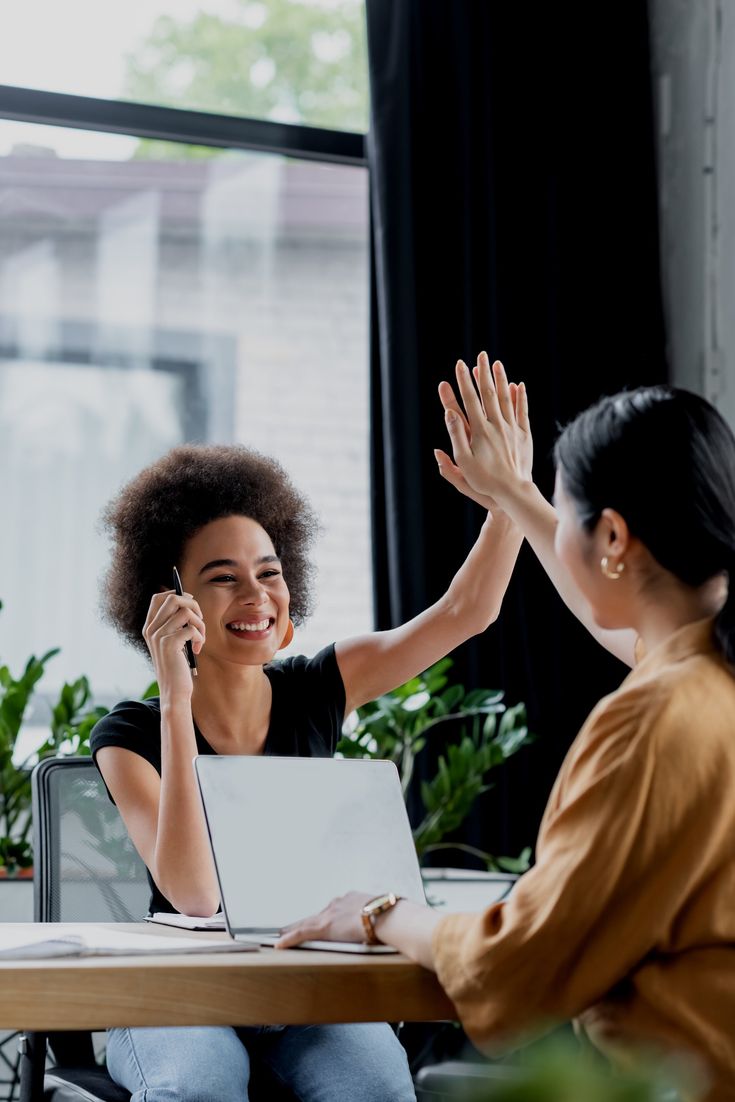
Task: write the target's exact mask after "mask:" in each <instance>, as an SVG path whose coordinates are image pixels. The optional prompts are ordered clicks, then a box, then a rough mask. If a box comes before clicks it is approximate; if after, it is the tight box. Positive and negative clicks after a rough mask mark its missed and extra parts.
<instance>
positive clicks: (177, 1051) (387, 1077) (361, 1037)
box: [107, 1022, 416, 1102]
mask: <svg viewBox="0 0 735 1102" xmlns="http://www.w3.org/2000/svg"><path fill="white" fill-rule="evenodd" d="M251 1057H252V1058H253V1059H254V1060H256V1059H257V1060H259V1061H263V1062H264V1063H265V1064H266V1065H267V1066H268V1069H269V1070H270V1072H271V1073H272V1074H273V1075H274V1076H275V1077H276V1079H278V1080H280V1081H281V1082H283V1083H285V1084H287V1085H288V1087H289V1088H290V1089H291V1091H292V1092H293V1093H294V1094H295V1095H296V1097H297V1098H298V1099H300V1100H301V1102H415V1100H416V1095H415V1093H414V1089H413V1083H412V1080H411V1075H410V1072H409V1070H408V1061H407V1059H406V1054H405V1051H404V1049H403V1046H402V1045H401V1043H400V1041H399V1040H398V1038H397V1037H396V1036H395V1034H394V1033H393V1031H392V1029H391V1028H390V1026H388V1025H386V1024H384V1023H382V1022H369V1023H367V1022H366V1023H359V1024H350V1025H312V1026H276V1027H263V1028H244V1027H241V1028H238V1029H233V1028H230V1027H229V1026H191V1027H172V1028H166V1029H163V1028H154V1029H148V1028H143V1027H140V1028H135V1029H110V1030H108V1033H107V1067H108V1070H109V1072H110V1075H111V1076H112V1078H113V1079H114V1080H115V1082H116V1083H118V1084H119V1085H120V1086H121V1087H125V1088H126V1090H129V1091H130V1093H131V1095H132V1099H131V1102H247V1099H248V1081H249V1079H250V1059H251Z"/></svg>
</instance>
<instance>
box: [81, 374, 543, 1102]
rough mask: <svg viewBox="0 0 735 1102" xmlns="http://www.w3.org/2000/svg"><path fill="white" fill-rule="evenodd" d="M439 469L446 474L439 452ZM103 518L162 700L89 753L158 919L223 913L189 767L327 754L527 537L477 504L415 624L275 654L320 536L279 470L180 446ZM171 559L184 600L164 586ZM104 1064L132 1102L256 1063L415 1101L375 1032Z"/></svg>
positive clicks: (200, 1039) (505, 569) (119, 1052)
mask: <svg viewBox="0 0 735 1102" xmlns="http://www.w3.org/2000/svg"><path fill="white" fill-rule="evenodd" d="M513 394H514V398H515V400H516V401H518V402H519V425H518V431H517V433H516V447H517V453H518V460H519V463H520V464H521V465H522V466H523V467H524V468H525V469H527V470H528V473H529V477H530V467H531V445H530V439H531V438H530V433H528V432H527V431H525V430H524V423H526V424H527V421H525V422H524V418H525V413H524V411H523V409H520V406H521V405H524V403H523V391H522V390H518V389H517V388H514V389H513ZM437 459H438V461H439V463H440V470H441V469H442V464H445V463H446V462H447V457H446V456H444V455H443V453H438V455H437ZM442 473H445V474H446V473H447V470H446V468H445V469H444V471H443V472H442ZM449 480H450V481H452V480H453V479H452V477H450V478H449ZM458 488H460V489H462V488H463V487H461V486H460V487H458ZM464 489H465V492H466V488H464ZM105 522H106V526H107V529H108V531H109V532H110V534H111V537H112V541H113V554H112V561H111V564H110V568H109V572H108V575H107V579H106V582H105V587H104V598H103V605H104V609H105V613H106V616H107V618H108V619H109V620H110V621H111V622H112V624H113V625H114V626H115V627H116V628H117V629H118V631H119V632H120V633H121V634H122V635H123V636H124V638H126V639H127V640H128V641H129V642H130V643H132V644H133V645H134V646H135V647H137V648H138V649H139V650H141V651H143V652H144V653H146V654H149V655H150V657H151V659H152V662H153V667H154V669H155V675H156V679H157V681H158V685H159V689H160V696H159V697H156V698H153V699H149V700H145V701H140V700H137V701H124V702H122V703H120V704H118V705H117V706H116V707H115V708H113V710H112V711H111V712H110V713H109V714H108V715H107V716H105V718H104V719H102V720H101V721H100V722H99V723H98V725H97V727H96V728H95V730H94V732H93V734H92V739H91V745H92V752H93V754H94V758H95V761H96V763H97V766H98V768H99V770H100V772H101V774H102V776H103V779H104V781H105V784H106V785H107V788H108V791H109V793H110V795H111V798H112V799H113V800H114V801H115V803H116V805H117V807H118V808H119V810H120V813H121V815H122V817H123V820H124V821H125V824H126V826H127V829H128V832H129V834H130V837H131V839H132V840H133V842H134V844H135V846H136V848H137V850H138V852H139V853H140V855H141V857H142V859H143V861H144V862H145V864H146V867H147V869H148V873H149V879H150V883H151V890H152V900H151V910H152V911H179V912H183V913H185V914H189V915H210V914H212V913H213V912H215V911H216V910H217V907H218V904H219V892H218V887H217V879H216V874H215V869H214V866H213V863H212V857H211V853H210V848H209V840H208V835H207V830H206V826H205V822H204V816H203V812H202V808H201V804H200V798H199V794H198V791H197V788H196V784H195V778H194V773H193V770H192V768H191V760H192V758H193V757H194V756H195V755H196V754H212V753H214V754H277V755H287V756H295V755H298V756H307V757H308V756H328V755H331V754H332V753H333V752H334V749H335V746H336V743H337V741H338V739H339V737H340V733H341V728H342V724H343V720H344V717H345V715H346V714H348V713H349V712H351V711H352V710H353V709H355V708H358V707H360V705H363V704H365V703H366V702H367V701H370V700H374V699H375V698H376V697H378V696H380V695H381V694H383V693H386V692H388V691H389V690H391V689H393V688H395V687H396V686H397V685H400V684H402V683H403V682H405V681H407V680H408V679H409V678H411V677H414V676H415V675H416V674H418V673H419V672H421V671H422V670H424V669H426V668H427V667H428V666H430V665H431V664H432V663H434V662H436V661H438V660H439V659H440V658H442V657H443V656H444V655H446V654H447V653H449V652H450V651H451V650H453V649H454V648H455V647H457V646H458V645H459V644H460V643H462V642H464V641H465V640H466V639H468V638H469V637H470V636H473V635H476V634H478V633H480V632H482V631H484V630H485V629H486V628H487V627H488V626H489V625H490V624H491V623H492V622H493V621H494V620H495V619H496V618H497V615H498V612H499V609H500V605H501V601H502V598H503V595H504V593H505V590H506V587H507V584H508V580H509V578H510V576H511V573H512V571H513V567H514V565H515V561H516V557H517V554H518V549H519V547H520V543H521V536H520V533H519V531H518V530H517V528H516V527H515V525H514V524H512V523H511V522H510V521H509V520H508V518H507V517H506V516H505V515H504V514H503V513H502V512H500V511H497V510H496V511H495V512H494V513H492V512H490V511H488V513H487V518H486V520H485V522H484V523H483V525H482V528H481V530H480V533H479V535H478V538H477V541H476V543H475V545H474V546H473V548H472V549H471V551H470V553H469V555H468V557H467V559H466V561H465V562H464V564H463V565H462V566H461V567H460V569H459V571H458V572H457V574H456V575H455V577H454V578H453V580H452V582H451V584H450V586H449V588H448V590H447V592H446V593H445V594H444V596H443V597H441V598H440V599H439V600H438V601H437V602H436V603H435V604H434V605H432V606H431V607H430V608H428V609H426V610H425V611H424V612H422V613H421V614H420V615H419V616H417V617H415V618H414V619H413V620H411V621H409V622H408V623H406V624H403V625H402V626H400V627H397V628H395V629H392V630H390V631H382V632H374V633H370V634H366V635H362V636H357V637H355V638H351V639H346V640H341V641H339V642H337V643H334V644H332V645H330V646H327V647H325V648H324V649H323V650H322V651H320V652H319V653H318V654H317V655H316V656H315V657H313V658H305V657H301V656H297V657H289V658H286V659H283V660H281V661H276V662H274V661H273V660H274V658H275V657H276V655H277V653H278V651H279V650H280V649H281V648H283V647H285V646H287V645H288V643H289V642H290V641H291V638H292V636H293V626H294V624H296V625H298V624H299V623H301V622H302V621H303V620H304V618H305V617H306V616H307V614H308V612H309V607H310V581H311V566H310V562H309V557H308V556H309V549H310V545H311V542H312V539H313V536H314V535H315V532H316V527H317V526H316V522H315V518H314V516H313V514H312V512H311V510H310V508H309V506H308V504H307V502H306V501H305V500H304V499H303V497H302V496H301V495H300V494H299V493H298V492H297V491H296V489H295V488H294V486H293V485H292V483H291V481H290V480H289V478H288V477H287V475H286V474H285V472H284V471H283V470H282V468H281V467H280V466H279V464H278V463H276V462H275V461H274V460H272V459H268V458H265V457H264V456H261V455H259V454H257V453H255V452H253V451H250V450H248V449H246V448H244V447H238V446H196V445H190V446H184V447H178V448H175V449H174V450H173V451H171V452H169V453H168V454H167V455H165V456H163V458H161V459H159V460H158V461H157V462H155V463H153V464H152V465H151V466H149V467H147V468H146V469H145V470H144V471H142V472H141V473H140V474H139V475H138V476H137V477H136V478H134V479H133V480H132V481H131V482H130V483H129V484H128V485H127V486H125V487H124V488H123V489H122V490H121V491H120V493H119V494H118V496H117V497H116V498H115V500H114V501H113V502H112V503H111V504H110V505H109V507H108V508H107V511H106V513H105ZM174 565H175V566H177V567H178V570H179V572H180V575H181V579H182V584H183V589H184V593H183V595H182V596H177V594H176V593H175V592H174V591H173V590H172V589H171V588H170V587H171V580H172V568H173V566H174ZM185 642H190V643H191V646H192V648H193V651H194V654H195V655H196V658H197V663H198V671H197V676H196V677H192V672H191V670H190V668H189V665H188V663H187V659H186V656H185V652H184V649H183V648H184V644H185ZM107 1059H108V1067H109V1070H110V1073H111V1075H112V1077H113V1078H114V1079H115V1080H116V1081H117V1082H118V1083H119V1084H120V1085H121V1086H123V1087H125V1088H126V1089H127V1090H128V1091H130V1092H131V1095H132V1102H143V1100H145V1102H189V1100H191V1102H224V1100H225V1099H228V1100H229V1099H247V1097H248V1082H249V1079H250V1062H251V1059H252V1060H253V1061H254V1062H255V1063H256V1064H259V1065H261V1066H262V1065H265V1066H266V1069H268V1070H269V1073H270V1074H274V1075H275V1077H276V1079H277V1080H279V1081H281V1082H284V1083H286V1084H287V1085H288V1086H289V1087H290V1089H291V1090H292V1091H293V1092H294V1093H295V1094H296V1096H297V1097H298V1098H299V1099H301V1100H302V1102H344V1100H346V1099H350V1100H351V1102H393V1100H396V1102H399V1100H400V1102H403V1100H410V1099H414V1098H415V1095H414V1090H413V1085H412V1082H411V1076H410V1073H409V1070H408V1065H407V1061H406V1057H405V1054H404V1051H403V1048H402V1047H401V1045H400V1043H399V1042H398V1040H397V1038H396V1037H395V1035H394V1033H393V1032H392V1030H391V1029H390V1027H389V1026H388V1025H385V1024H381V1023H363V1024H344V1025H325V1026H311V1027H295V1026H289V1027H272V1028H269V1029H253V1028H250V1029H244V1028H238V1029H235V1028H231V1029H230V1028H220V1027H207V1028H170V1029H163V1028H156V1029H148V1028H135V1029H112V1030H110V1031H109V1035H108V1050H107Z"/></svg>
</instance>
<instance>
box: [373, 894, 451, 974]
mask: <svg viewBox="0 0 735 1102" xmlns="http://www.w3.org/2000/svg"><path fill="white" fill-rule="evenodd" d="M440 919H441V915H440V914H438V913H437V912H436V911H434V910H432V909H431V907H425V906H420V905H419V904H418V903H412V902H411V901H410V900H409V899H401V900H399V902H398V903H396V905H395V907H392V908H391V910H389V911H386V912H385V913H384V914H382V915H378V917H377V918H376V919H375V933H376V934H377V936H378V937H379V938H380V940H381V941H382V942H383V943H384V944H385V945H392V946H393V948H394V949H398V950H399V951H400V952H401V953H404V954H405V955H406V956H407V957H410V958H411V960H415V961H416V962H417V963H418V964H422V965H423V966H424V968H428V969H430V970H431V971H432V972H435V971H436V968H435V967H434V954H433V953H432V950H431V943H432V939H433V936H434V930H435V929H436V926H437V923H438V922H439V921H440Z"/></svg>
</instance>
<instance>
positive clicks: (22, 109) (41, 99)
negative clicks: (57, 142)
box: [0, 84, 368, 168]
mask: <svg viewBox="0 0 735 1102" xmlns="http://www.w3.org/2000/svg"><path fill="white" fill-rule="evenodd" d="M0 119H8V120H9V121H12V122H29V123H38V124H41V125H44V126H59V127H64V128H66V129H72V130H94V131H100V132H103V133H107V134H126V135H128V136H130V137H132V138H154V139H158V140H161V141H167V142H180V143H182V144H186V145H205V146H213V147H215V148H220V149H247V150H253V151H255V152H259V153H275V154H279V155H280V156H284V157H298V158H299V159H301V160H307V161H322V162H325V163H328V164H343V165H344V164H347V165H355V166H359V167H363V168H367V165H368V161H367V151H366V135H365V134H360V133H357V132H355V131H354V130H329V129H326V128H325V127H318V126H303V125H301V124H296V123H285V122H272V121H270V120H267V119H251V118H246V117H244V116H240V115H215V114H211V113H209V112H207V111H189V110H182V109H181V108H178V107H158V106H156V105H153V104H148V103H136V102H134V101H127V100H109V99H96V98H94V97H92V96H72V95H68V94H66V93H65V92H45V91H41V90H40V89H37V88H18V87H16V86H15V85H11V84H0Z"/></svg>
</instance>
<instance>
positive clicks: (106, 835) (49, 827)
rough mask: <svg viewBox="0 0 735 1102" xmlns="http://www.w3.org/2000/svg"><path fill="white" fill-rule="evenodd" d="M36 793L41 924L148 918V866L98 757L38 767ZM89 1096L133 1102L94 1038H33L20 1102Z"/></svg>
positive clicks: (93, 1101) (77, 1101)
mask: <svg viewBox="0 0 735 1102" xmlns="http://www.w3.org/2000/svg"><path fill="white" fill-rule="evenodd" d="M31 790H32V813H33V850H34V854H35V858H34V883H33V916H34V919H35V921H36V922H138V921H140V919H141V918H142V917H143V916H144V915H145V914H146V912H147V910H148V901H149V896H150V889H149V886H148V880H147V878H146V872H145V866H144V864H143V862H142V861H141V859H140V857H139V856H138V854H137V852H136V850H135V847H134V846H133V844H132V842H131V841H130V839H129V837H128V833H127V831H126V829H125V825H124V823H123V821H122V819H121V818H120V815H119V813H118V811H117V809H116V808H115V806H114V805H113V804H112V803H111V802H110V800H109V799H108V798H107V793H106V791H105V787H104V784H103V783H102V779H101V778H100V776H99V773H98V772H97V770H96V768H95V766H94V763H93V762H92V760H91V758H47V759H46V760H45V761H42V762H40V763H39V764H38V765H37V766H36V768H35V769H34V770H33V774H32V777H31ZM47 1043H48V1045H49V1047H50V1049H51V1053H52V1056H53V1059H54V1066H53V1067H51V1068H49V1069H48V1070H46V1056H47V1051H46V1050H47ZM82 1099H84V1100H86V1102H129V1100H130V1095H129V1094H128V1092H127V1091H125V1090H122V1089H121V1088H120V1087H118V1086H117V1085H116V1084H115V1083H114V1082H113V1080H112V1079H111V1078H110V1076H109V1075H108V1074H107V1071H106V1070H105V1068H104V1067H100V1066H99V1065H98V1064H97V1062H96V1060H95V1054H94V1049H93V1045H92V1034H91V1033H90V1032H79V1031H75V1032H71V1031H69V1032H59V1033H51V1034H45V1033H28V1034H26V1035H25V1036H24V1037H23V1038H22V1039H21V1066H20V1102H81V1100H82Z"/></svg>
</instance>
